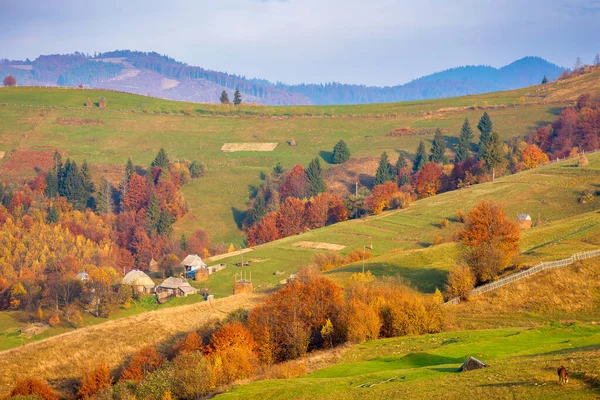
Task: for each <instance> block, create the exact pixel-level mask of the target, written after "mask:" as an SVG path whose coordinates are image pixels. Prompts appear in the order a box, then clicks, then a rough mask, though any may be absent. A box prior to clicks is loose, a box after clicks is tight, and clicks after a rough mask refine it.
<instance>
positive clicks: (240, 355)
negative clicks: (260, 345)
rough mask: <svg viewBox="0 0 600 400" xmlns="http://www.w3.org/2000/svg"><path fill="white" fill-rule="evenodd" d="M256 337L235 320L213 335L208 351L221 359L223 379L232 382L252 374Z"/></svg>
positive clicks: (254, 361)
mask: <svg viewBox="0 0 600 400" xmlns="http://www.w3.org/2000/svg"><path fill="white" fill-rule="evenodd" d="M254 346H255V345H254V339H253V337H252V334H251V333H250V331H249V330H248V329H246V327H244V325H242V324H241V323H239V322H233V323H230V324H227V325H224V326H223V327H222V328H221V329H219V330H218V331H217V332H215V334H214V335H213V336H212V338H211V340H210V346H208V349H207V352H208V354H210V355H211V356H212V357H215V358H218V359H220V361H221V363H222V366H223V367H222V368H223V370H222V371H223V380H224V381H225V382H231V381H234V380H236V379H243V378H247V377H248V376H250V375H251V374H252V371H253V369H254V364H255V363H256V360H257V358H256V355H255V354H254Z"/></svg>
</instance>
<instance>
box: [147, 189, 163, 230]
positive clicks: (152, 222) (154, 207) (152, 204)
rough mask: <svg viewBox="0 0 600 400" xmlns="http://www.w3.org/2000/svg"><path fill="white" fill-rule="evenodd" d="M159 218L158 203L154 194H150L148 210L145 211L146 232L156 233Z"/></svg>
mask: <svg viewBox="0 0 600 400" xmlns="http://www.w3.org/2000/svg"><path fill="white" fill-rule="evenodd" d="M160 216H161V209H160V201H159V200H158V197H156V194H155V193H152V196H151V197H150V201H148V208H147V209H146V227H147V230H148V232H154V231H158V222H159V220H160Z"/></svg>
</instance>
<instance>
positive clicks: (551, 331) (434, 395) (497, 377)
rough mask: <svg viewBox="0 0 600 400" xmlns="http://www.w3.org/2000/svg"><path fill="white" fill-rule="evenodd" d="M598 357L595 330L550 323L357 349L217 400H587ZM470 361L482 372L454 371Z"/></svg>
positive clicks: (594, 391) (593, 392)
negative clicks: (561, 380)
mask: <svg viewBox="0 0 600 400" xmlns="http://www.w3.org/2000/svg"><path fill="white" fill-rule="evenodd" d="M599 355H600V327H598V326H597V325H580V324H573V325H561V324H558V323H552V324H550V325H546V326H542V327H536V328H504V329H492V330H479V331H455V332H445V333H441V334H435V335H425V336H412V337H411V336H409V337H401V338H394V339H384V340H377V341H372V342H367V343H364V344H360V345H355V346H354V347H353V348H352V349H350V350H349V351H348V352H346V353H345V354H344V356H343V357H342V360H341V362H340V363H339V364H337V365H334V366H331V367H329V368H324V369H321V370H318V371H315V372H313V373H311V374H308V375H306V376H302V377H299V378H295V379H281V380H266V381H260V382H256V383H251V384H248V385H244V386H237V387H234V388H233V389H230V390H228V391H227V392H225V393H223V394H221V395H218V396H217V397H216V398H217V399H364V398H369V399H391V398H410V399H466V398H488V399H491V398H493V399H515V398H523V399H524V398H528V399H530V398H536V399H539V398H543V399H565V398H569V399H591V398H597V396H598V388H597V384H598V368H600V357H598V356H599ZM469 356H474V357H476V358H478V359H480V360H482V361H484V362H485V363H487V364H488V367H487V368H484V369H479V370H474V371H469V372H458V368H459V367H460V366H461V364H462V363H463V362H464V361H465V360H466V359H467V358H468V357H469ZM560 365H564V366H565V367H566V368H567V370H568V371H569V377H570V381H569V383H568V384H566V385H562V386H561V385H559V384H558V375H557V372H556V370H557V368H558V367H559V366H560ZM392 378H393V380H391V381H389V382H385V383H383V382H384V381H386V380H388V379H392ZM378 382H381V383H379V384H377V385H374V386H371V387H364V386H363V387H361V385H364V384H367V385H366V386H368V384H369V383H371V384H372V383H378Z"/></svg>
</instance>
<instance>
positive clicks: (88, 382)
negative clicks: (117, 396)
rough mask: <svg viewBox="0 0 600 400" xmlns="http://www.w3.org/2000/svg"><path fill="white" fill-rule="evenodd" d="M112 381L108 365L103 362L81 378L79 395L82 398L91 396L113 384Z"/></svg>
mask: <svg viewBox="0 0 600 400" xmlns="http://www.w3.org/2000/svg"><path fill="white" fill-rule="evenodd" d="M112 381H113V378H112V377H111V376H110V370H109V369H108V366H107V365H106V364H105V363H102V364H100V365H98V366H97V367H96V369H94V370H93V371H92V372H91V373H90V374H89V375H87V376H86V377H84V378H83V379H82V380H81V386H80V388H79V391H78V392H77V397H79V398H82V399H85V398H91V397H92V396H94V395H95V394H96V393H98V392H100V391H102V390H104V389H107V388H109V387H110V385H112Z"/></svg>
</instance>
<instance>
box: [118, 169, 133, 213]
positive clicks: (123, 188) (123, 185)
mask: <svg viewBox="0 0 600 400" xmlns="http://www.w3.org/2000/svg"><path fill="white" fill-rule="evenodd" d="M134 173H135V167H134V166H133V162H132V161H131V157H130V158H128V159H127V164H125V173H124V174H123V178H122V179H121V182H120V183H119V191H120V193H119V202H120V203H121V204H122V202H123V199H124V198H125V195H126V194H127V187H128V186H129V181H130V180H131V177H132V176H133V174H134Z"/></svg>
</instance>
